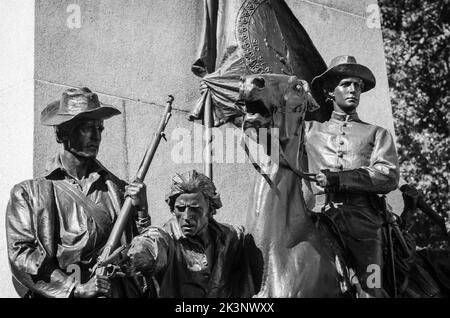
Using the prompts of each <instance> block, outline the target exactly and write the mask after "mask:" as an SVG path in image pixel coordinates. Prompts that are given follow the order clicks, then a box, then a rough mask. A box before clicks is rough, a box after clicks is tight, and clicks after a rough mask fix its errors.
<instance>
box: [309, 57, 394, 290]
mask: <svg viewBox="0 0 450 318" xmlns="http://www.w3.org/2000/svg"><path fill="white" fill-rule="evenodd" d="M311 86H313V87H315V88H316V89H322V90H323V93H324V94H325V96H326V98H327V99H328V101H329V102H330V103H332V105H333V113H332V115H331V119H330V120H329V121H326V122H324V123H319V122H315V121H312V122H309V123H307V125H306V127H305V150H306V154H307V157H308V166H309V171H310V172H313V173H317V174H318V175H317V180H318V182H317V186H314V185H313V193H314V194H315V199H316V200H315V201H316V202H315V207H314V210H315V211H320V210H322V211H323V212H324V213H326V214H327V215H329V216H331V217H332V218H333V219H334V221H335V223H336V225H337V226H338V228H339V230H340V231H341V233H342V237H343V239H344V241H345V244H346V246H347V248H348V250H349V251H350V254H351V258H352V266H353V267H354V269H355V271H356V275H357V276H358V278H359V281H360V283H361V285H362V287H363V289H364V290H365V291H367V292H368V293H369V294H371V295H374V296H375V295H376V296H382V295H383V292H381V291H382V286H381V281H380V279H378V284H377V282H374V283H373V284H372V285H373V286H371V287H369V286H368V284H367V282H368V278H369V276H370V275H371V274H373V271H376V270H377V267H376V266H378V269H380V271H379V272H380V273H381V271H382V270H383V238H382V230H381V226H382V223H383V216H382V213H380V212H379V210H380V209H381V207H380V203H379V202H377V201H378V200H379V199H378V196H377V194H386V193H388V192H390V191H392V190H394V189H396V188H397V185H398V180H399V165H398V159H397V153H396V150H395V144H394V141H393V138H392V136H391V134H390V133H389V132H388V131H387V130H386V129H384V128H381V127H378V126H375V125H371V124H368V123H365V122H363V121H361V120H360V119H359V117H358V114H357V112H356V108H357V107H358V105H359V100H360V95H361V93H364V92H367V91H369V90H370V89H372V88H373V87H375V77H374V76H373V74H372V72H371V71H370V70H369V69H368V68H367V67H365V66H363V65H361V64H358V63H356V60H355V58H354V57H352V56H338V57H336V58H334V59H333V60H332V61H331V63H330V66H329V68H328V69H327V70H326V71H325V72H324V73H322V74H321V75H319V76H317V77H315V78H314V79H313V80H312V83H311Z"/></svg>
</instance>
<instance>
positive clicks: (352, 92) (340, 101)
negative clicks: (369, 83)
mask: <svg viewBox="0 0 450 318" xmlns="http://www.w3.org/2000/svg"><path fill="white" fill-rule="evenodd" d="M362 88H363V81H362V80H361V79H360V78H357V77H348V78H343V79H342V80H340V81H339V83H338V85H337V86H336V88H335V89H334V91H333V92H332V97H333V98H334V102H335V103H336V104H337V106H339V108H341V109H342V110H344V111H348V110H352V109H355V108H356V107H358V105H359V98H360V96H361V91H362Z"/></svg>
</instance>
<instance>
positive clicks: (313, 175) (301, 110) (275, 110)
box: [242, 106, 317, 188]
mask: <svg viewBox="0 0 450 318" xmlns="http://www.w3.org/2000/svg"><path fill="white" fill-rule="evenodd" d="M276 113H280V114H290V113H302V114H301V117H302V120H301V121H300V123H301V124H302V123H303V122H304V120H305V115H306V107H305V108H303V107H302V106H297V107H295V108H294V110H292V111H290V110H281V107H279V106H276V107H274V108H272V109H271V125H272V126H274V121H273V116H274V115H275V114H276ZM242 130H244V120H243V121H242ZM302 143H303V140H302V141H301V142H300V144H302ZM244 150H245V153H246V154H247V156H248V157H249V158H250V159H251V156H250V151H249V149H248V147H247V144H245V143H244ZM279 154H280V156H281V158H282V159H283V161H284V162H285V164H282V163H281V162H280V167H284V168H287V169H289V170H291V171H292V172H293V173H294V174H295V175H296V176H297V177H298V178H300V179H304V180H307V181H310V182H317V178H316V176H317V174H316V173H307V172H303V171H301V170H299V169H297V168H295V167H292V166H291V165H290V163H289V160H288V159H287V156H286V154H285V153H284V151H283V149H281V148H280V149H279ZM251 162H252V165H253V166H254V167H255V169H256V171H258V173H259V174H261V175H262V176H263V177H264V179H265V180H266V181H267V183H268V184H269V185H270V187H271V188H274V187H275V185H274V184H273V182H272V180H271V179H270V178H269V177H268V175H267V174H266V173H264V172H263V169H262V168H261V166H260V165H259V164H258V163H257V162H254V160H251Z"/></svg>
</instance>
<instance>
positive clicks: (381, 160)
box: [305, 111, 399, 212]
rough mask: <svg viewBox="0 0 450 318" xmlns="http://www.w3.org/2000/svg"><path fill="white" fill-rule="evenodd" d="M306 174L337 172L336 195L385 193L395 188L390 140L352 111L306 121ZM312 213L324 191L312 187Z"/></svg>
mask: <svg viewBox="0 0 450 318" xmlns="http://www.w3.org/2000/svg"><path fill="white" fill-rule="evenodd" d="M305 150H306V154H307V157H308V170H309V172H313V173H319V172H320V171H321V170H322V169H329V170H330V171H333V172H338V178H339V181H338V188H337V189H335V191H336V192H344V193H378V194H385V193H388V192H390V191H392V190H394V189H396V188H397V185H398V181H399V165H398V159H397V152H396V149H395V144H394V140H393V138H392V136H391V134H390V133H389V132H388V131H387V130H386V129H384V128H382V127H379V126H375V125H371V124H368V123H365V122H363V121H361V120H360V119H359V117H358V114H357V113H356V112H353V113H352V114H348V115H347V114H341V113H338V112H335V111H333V113H332V115H331V118H330V120H329V121H327V122H324V123H320V122H316V121H311V122H306V126H305ZM312 189H313V193H314V194H315V197H316V204H315V211H316V212H317V211H318V209H319V210H320V208H321V207H322V206H323V204H324V203H325V202H324V200H325V198H324V196H321V195H318V194H319V193H324V188H322V187H320V186H318V185H316V184H313V185H312Z"/></svg>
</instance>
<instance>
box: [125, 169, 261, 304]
mask: <svg viewBox="0 0 450 318" xmlns="http://www.w3.org/2000/svg"><path fill="white" fill-rule="evenodd" d="M166 202H167V204H168V205H169V208H170V211H171V213H172V215H173V217H172V218H171V219H169V221H168V222H167V223H166V224H165V225H164V226H163V227H162V228H159V227H151V228H150V229H149V230H148V231H147V232H145V233H143V234H141V235H140V236H138V237H136V238H134V239H133V241H132V244H131V247H130V249H129V251H128V256H129V257H130V259H131V266H132V268H133V269H134V270H136V271H141V272H142V273H143V274H144V275H145V276H146V277H148V278H151V277H152V278H153V281H154V282H155V285H156V286H157V289H159V293H158V295H157V296H158V297H170V298H172V297H176V298H180V297H181V298H185V297H251V296H253V294H254V291H253V284H252V281H251V279H250V271H249V267H248V261H247V259H246V254H245V253H244V243H245V242H246V240H245V235H244V232H243V229H241V228H235V227H232V226H230V225H226V224H221V223H219V222H217V221H216V220H214V218H213V215H214V214H215V213H216V210H217V209H219V208H220V207H221V206H222V202H221V200H220V196H219V194H218V193H217V192H216V187H215V186H214V184H213V182H212V181H211V179H209V178H208V177H206V176H205V175H203V174H201V173H198V172H197V171H195V170H193V171H190V172H187V173H185V174H182V175H178V174H177V175H176V176H175V177H174V178H173V180H172V185H171V188H170V192H169V193H168V194H167V195H166Z"/></svg>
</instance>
